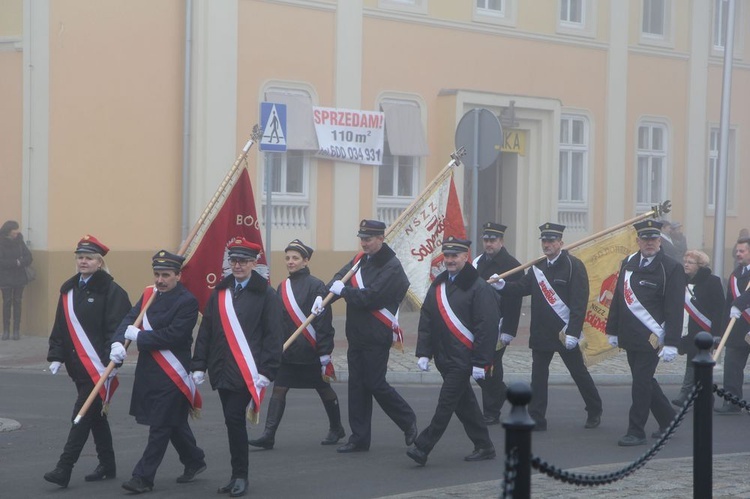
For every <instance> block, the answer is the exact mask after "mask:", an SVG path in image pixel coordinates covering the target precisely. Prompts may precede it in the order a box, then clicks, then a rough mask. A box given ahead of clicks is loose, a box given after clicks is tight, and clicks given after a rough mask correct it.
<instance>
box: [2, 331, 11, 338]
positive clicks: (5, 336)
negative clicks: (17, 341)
mask: <svg viewBox="0 0 750 499" xmlns="http://www.w3.org/2000/svg"><path fill="white" fill-rule="evenodd" d="M3 339H4V340H7V339H10V333H9V332H8V331H5V332H4V333H3Z"/></svg>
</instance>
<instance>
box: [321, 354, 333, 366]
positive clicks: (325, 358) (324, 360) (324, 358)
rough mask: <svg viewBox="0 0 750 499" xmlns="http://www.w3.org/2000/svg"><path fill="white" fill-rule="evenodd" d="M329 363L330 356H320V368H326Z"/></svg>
mask: <svg viewBox="0 0 750 499" xmlns="http://www.w3.org/2000/svg"><path fill="white" fill-rule="evenodd" d="M330 363H331V356H330V355H321V356H320V365H321V366H327V365H328V364H330Z"/></svg>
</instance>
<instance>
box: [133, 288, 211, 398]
mask: <svg viewBox="0 0 750 499" xmlns="http://www.w3.org/2000/svg"><path fill="white" fill-rule="evenodd" d="M152 294H154V287H153V286H148V287H147V288H146V289H144V290H143V299H142V300H141V303H142V304H144V303H148V300H149V298H151V295H152ZM143 329H144V330H143V331H141V333H140V334H148V331H151V330H153V327H151V323H150V322H149V320H148V312H146V313H145V314H144V315H143ZM149 353H150V354H151V356H152V357H153V358H154V360H155V361H156V363H157V364H159V367H161V369H162V371H164V373H165V374H166V375H167V376H168V377H169V379H171V380H172V382H173V383H174V384H175V385H176V386H177V388H179V389H180V391H181V392H182V393H183V395H185V397H186V398H187V399H188V402H190V406H191V407H192V408H193V409H201V408H202V407H203V399H202V398H201V394H200V392H199V391H198V387H197V386H195V382H194V381H193V378H192V377H190V374H189V373H188V372H187V370H185V367H184V366H183V365H182V362H180V361H179V359H177V357H176V356H175V354H173V353H172V351H171V350H152V351H150V352H149Z"/></svg>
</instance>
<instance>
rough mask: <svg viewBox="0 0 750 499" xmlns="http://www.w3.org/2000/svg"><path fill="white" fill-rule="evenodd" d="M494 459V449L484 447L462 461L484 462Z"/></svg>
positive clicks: (475, 450)
mask: <svg viewBox="0 0 750 499" xmlns="http://www.w3.org/2000/svg"><path fill="white" fill-rule="evenodd" d="M487 459H495V448H494V447H486V448H484V449H474V452H472V453H471V454H469V455H468V456H466V457H465V458H464V461H486V460H487Z"/></svg>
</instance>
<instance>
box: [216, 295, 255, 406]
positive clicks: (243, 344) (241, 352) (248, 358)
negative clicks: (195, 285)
mask: <svg viewBox="0 0 750 499" xmlns="http://www.w3.org/2000/svg"><path fill="white" fill-rule="evenodd" d="M218 303H219V317H220V318H221V325H222V327H223V328H224V335H225V336H226V338H227V343H228V344H229V349H230V350H231V351H232V356H233V357H234V360H235V362H237V366H238V367H239V369H240V373H242V379H243V380H244V381H245V385H246V386H247V389H248V391H249V392H250V395H251V396H252V398H253V400H252V405H253V407H252V410H253V412H254V413H259V412H260V403H261V402H262V401H263V396H264V395H265V393H266V389H265V388H262V389H260V390H258V389H256V388H255V382H256V381H257V380H258V379H260V373H259V372H258V366H257V365H256V364H255V359H254V358H253V353H252V352H251V351H250V345H248V343H247V338H245V333H244V332H243V331H242V326H241V325H240V320H239V319H238V318H237V312H235V310H234V303H233V302H232V293H229V292H228V290H227V289H222V290H221V291H219V295H218Z"/></svg>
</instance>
